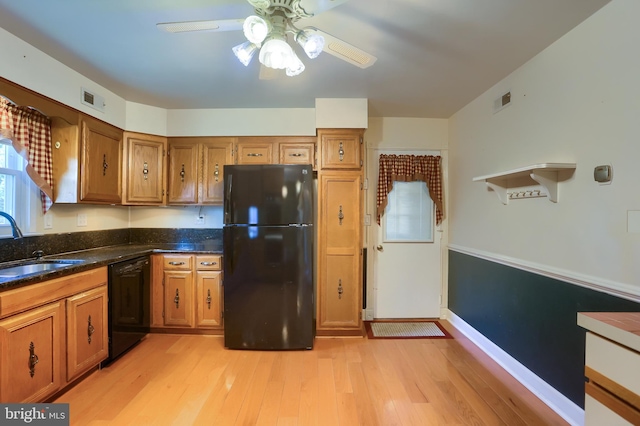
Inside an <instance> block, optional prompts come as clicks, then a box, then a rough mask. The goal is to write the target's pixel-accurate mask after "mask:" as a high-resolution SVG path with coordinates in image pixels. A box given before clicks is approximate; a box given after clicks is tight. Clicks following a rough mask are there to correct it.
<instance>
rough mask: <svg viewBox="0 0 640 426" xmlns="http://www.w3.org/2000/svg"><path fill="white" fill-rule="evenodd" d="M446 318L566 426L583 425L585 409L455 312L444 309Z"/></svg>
mask: <svg viewBox="0 0 640 426" xmlns="http://www.w3.org/2000/svg"><path fill="white" fill-rule="evenodd" d="M446 319H447V320H448V321H449V322H450V323H451V325H453V326H454V327H455V328H456V329H457V330H458V331H460V332H461V333H462V334H464V335H465V336H466V337H467V338H468V339H469V340H471V341H472V342H473V343H474V344H475V345H476V346H478V347H479V348H480V349H481V350H482V351H483V352H484V353H485V354H487V355H488V356H489V357H490V358H491V359H493V360H494V361H495V362H497V363H498V364H499V365H500V366H501V367H502V368H504V369H505V370H506V371H507V372H508V373H509V374H511V375H512V376H513V377H514V378H515V379H516V380H517V381H519V382H520V383H521V384H522V385H523V386H524V387H526V388H527V389H529V391H531V392H532V393H533V394H534V395H535V396H537V397H538V398H539V399H540V400H541V401H542V402H544V403H545V404H546V405H548V406H549V407H550V408H551V409H552V410H553V411H555V412H556V413H557V414H558V415H559V416H560V417H562V418H563V419H565V420H566V421H567V422H568V423H569V424H571V425H575V426H579V425H583V424H584V410H583V409H582V408H580V407H579V406H577V405H576V404H574V402H573V401H571V400H570V399H568V398H567V397H566V396H564V395H563V394H561V393H560V392H558V391H557V390H556V389H555V388H553V387H552V386H551V385H549V384H548V383H547V382H545V381H544V380H542V379H541V378H540V377H538V376H537V375H536V374H534V373H533V372H532V371H531V370H529V369H528V368H527V367H525V366H524V365H522V364H520V363H519V362H518V361H517V360H516V359H515V358H513V357H512V356H511V355H509V354H508V353H506V352H505V351H503V350H502V349H501V348H500V347H499V346H497V345H496V344H495V343H493V342H492V341H491V340H489V339H487V338H486V337H485V336H483V335H482V334H481V333H480V332H478V331H477V330H476V329H474V328H473V327H471V326H470V325H469V324H467V323H466V322H465V321H464V320H463V319H462V318H460V317H459V316H457V315H456V314H455V313H453V312H451V311H450V310H447V314H446Z"/></svg>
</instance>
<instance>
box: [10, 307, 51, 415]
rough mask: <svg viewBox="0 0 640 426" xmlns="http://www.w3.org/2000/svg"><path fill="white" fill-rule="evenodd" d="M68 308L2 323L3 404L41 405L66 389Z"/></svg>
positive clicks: (37, 311) (26, 314) (33, 311)
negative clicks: (63, 371) (63, 370)
mask: <svg viewBox="0 0 640 426" xmlns="http://www.w3.org/2000/svg"><path fill="white" fill-rule="evenodd" d="M63 327H64V305H63V304H62V302H60V301H58V302H55V303H51V304H48V305H46V306H42V307H40V308H36V309H31V310H29V311H26V312H24V313H22V314H18V315H14V316H11V317H9V318H7V319H4V320H2V321H0V354H1V355H0V356H1V359H0V402H14V403H18V402H38V401H42V400H43V399H44V398H46V397H47V396H50V395H52V394H53V393H55V392H56V391H57V390H59V389H60V388H61V386H62V374H61V368H60V367H61V365H62V363H61V360H62V358H61V357H62V356H63V353H62V352H61V349H62V345H63V342H64V331H63Z"/></svg>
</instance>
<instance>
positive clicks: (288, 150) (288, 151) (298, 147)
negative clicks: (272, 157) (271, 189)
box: [280, 143, 315, 167]
mask: <svg viewBox="0 0 640 426" xmlns="http://www.w3.org/2000/svg"><path fill="white" fill-rule="evenodd" d="M314 149H315V146H314V144H312V143H295V144H294V143H281V144H280V164H311V165H313V166H314V167H315V164H314V155H313V153H314Z"/></svg>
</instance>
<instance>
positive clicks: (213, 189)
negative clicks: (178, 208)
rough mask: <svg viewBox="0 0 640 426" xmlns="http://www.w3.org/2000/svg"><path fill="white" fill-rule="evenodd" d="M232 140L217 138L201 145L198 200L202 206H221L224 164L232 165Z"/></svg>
mask: <svg viewBox="0 0 640 426" xmlns="http://www.w3.org/2000/svg"><path fill="white" fill-rule="evenodd" d="M233 142H234V138H218V140H216V141H211V142H205V143H203V144H202V160H203V161H202V186H201V188H200V189H201V194H200V200H201V202H202V203H203V204H222V202H223V201H224V200H223V191H224V184H223V182H222V179H223V173H222V172H223V169H224V165H225V164H233Z"/></svg>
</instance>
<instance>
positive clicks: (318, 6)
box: [300, 0, 349, 15]
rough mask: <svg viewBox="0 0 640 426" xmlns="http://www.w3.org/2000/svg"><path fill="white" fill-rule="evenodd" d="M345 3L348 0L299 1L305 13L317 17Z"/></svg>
mask: <svg viewBox="0 0 640 426" xmlns="http://www.w3.org/2000/svg"><path fill="white" fill-rule="evenodd" d="M347 1H349V0H300V6H301V7H302V8H303V9H304V11H305V12H307V13H309V14H311V15H317V14H319V13H322V12H324V11H325V10H329V9H333V8H334V7H336V6H339V5H341V4H342V3H346V2H347Z"/></svg>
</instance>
